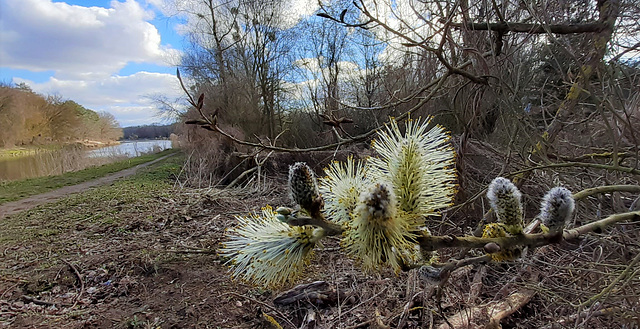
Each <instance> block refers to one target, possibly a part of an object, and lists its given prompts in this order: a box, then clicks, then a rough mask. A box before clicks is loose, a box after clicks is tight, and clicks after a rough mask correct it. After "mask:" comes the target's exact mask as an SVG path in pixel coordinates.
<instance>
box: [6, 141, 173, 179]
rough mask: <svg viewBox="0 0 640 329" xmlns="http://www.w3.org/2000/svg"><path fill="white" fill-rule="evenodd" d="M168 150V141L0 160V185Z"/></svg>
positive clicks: (136, 142) (71, 150)
mask: <svg viewBox="0 0 640 329" xmlns="http://www.w3.org/2000/svg"><path fill="white" fill-rule="evenodd" d="M168 148H171V141H167V140H150V141H135V142H133V141H124V142H122V143H121V144H119V145H113V146H107V147H103V148H99V149H93V150H88V151H87V150H84V149H79V148H73V147H72V148H65V149H62V150H56V151H50V150H42V151H38V152H36V153H35V154H33V155H28V156H21V157H16V158H0V181H12V180H20V179H26V178H32V177H40V176H49V175H60V174H63V173H65V172H69V171H76V170H81V169H84V168H87V167H90V166H98V165H103V164H106V163H109V162H113V161H116V160H120V159H123V158H132V157H136V156H140V155H142V154H144V153H156V152H160V151H163V150H165V149H168Z"/></svg>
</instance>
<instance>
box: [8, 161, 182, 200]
mask: <svg viewBox="0 0 640 329" xmlns="http://www.w3.org/2000/svg"><path fill="white" fill-rule="evenodd" d="M174 152H176V150H172V149H169V150H165V151H162V152H160V153H156V154H149V155H143V156H139V157H136V158H131V159H126V160H122V161H118V162H114V163H110V164H106V165H102V166H98V167H90V168H87V169H83V170H79V171H74V172H68V173H65V174H62V175H58V176H47V177H37V178H29V179H25V180H20V181H12V182H3V183H0V204H3V203H6V202H10V201H16V200H20V199H23V198H26V197H29V196H32V195H36V194H40V193H45V192H48V191H51V190H55V189H58V188H61V187H64V186H69V185H75V184H79V183H82V182H86V181H89V180H92V179H96V178H100V177H104V176H106V175H108V174H111V173H114V172H117V171H120V170H123V169H127V168H131V167H134V166H137V165H139V164H142V163H145V162H149V161H152V160H155V159H157V158H159V157H161V156H164V155H167V154H170V153H174Z"/></svg>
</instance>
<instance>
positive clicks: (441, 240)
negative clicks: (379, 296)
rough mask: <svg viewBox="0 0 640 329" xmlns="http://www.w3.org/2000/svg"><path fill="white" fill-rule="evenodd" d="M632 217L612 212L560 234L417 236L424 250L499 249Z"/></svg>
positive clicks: (572, 235)
mask: <svg viewBox="0 0 640 329" xmlns="http://www.w3.org/2000/svg"><path fill="white" fill-rule="evenodd" d="M634 219H640V211H631V212H625V213H620V214H614V215H611V216H609V217H607V218H604V219H601V220H598V221H595V222H592V223H589V224H585V225H582V226H580V227H577V228H574V229H570V230H565V231H564V233H563V234H562V236H559V234H555V233H547V234H542V233H539V234H521V235H516V236H510V237H503V238H479V237H475V236H462V237H456V236H424V237H419V238H418V242H419V244H420V247H421V248H422V249H423V250H425V251H433V250H438V249H442V248H484V246H486V245H487V244H489V243H495V244H497V245H498V246H500V248H501V249H508V248H511V247H516V246H526V247H530V248H535V247H541V246H544V245H548V244H552V243H558V242H560V241H562V240H574V239H577V238H578V237H580V236H581V235H584V234H587V233H591V232H596V233H600V232H602V231H604V229H606V228H607V227H609V226H611V225H613V224H615V223H619V222H623V221H630V220H634Z"/></svg>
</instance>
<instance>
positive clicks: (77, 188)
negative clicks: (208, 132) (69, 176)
mask: <svg viewBox="0 0 640 329" xmlns="http://www.w3.org/2000/svg"><path fill="white" fill-rule="evenodd" d="M175 154H176V153H172V154H168V155H165V156H163V157H160V158H158V159H155V160H153V161H149V162H146V163H143V164H139V165H137V166H135V167H131V168H129V169H125V170H121V171H118V172H115V173H113V174H110V175H107V176H104V177H101V178H98V179H94V180H90V181H86V182H84V183H80V184H77V185H71V186H65V187H61V188H59V189H57V190H53V191H50V192H47V193H42V194H38V195H33V196H30V197H27V198H24V199H20V200H17V201H13V202H7V203H5V204H2V205H0V218H3V217H5V216H8V215H12V214H15V213H18V212H21V211H24V210H29V209H31V208H34V207H37V206H39V205H42V204H45V203H49V202H54V201H57V200H59V199H61V198H63V197H65V196H67V195H70V194H74V193H79V192H83V191H85V190H87V189H90V188H92V187H96V186H101V185H106V184H111V183H113V182H114V181H116V180H118V179H120V178H124V177H127V176H131V175H133V174H135V173H136V172H137V171H138V169H140V168H144V167H146V166H149V165H152V164H154V163H156V162H158V161H162V160H164V159H166V158H168V157H170V156H174V155H175Z"/></svg>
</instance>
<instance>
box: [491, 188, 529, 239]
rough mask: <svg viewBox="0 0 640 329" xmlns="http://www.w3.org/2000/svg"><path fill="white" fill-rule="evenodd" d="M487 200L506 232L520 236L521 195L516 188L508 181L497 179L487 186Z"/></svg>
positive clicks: (521, 220) (521, 219)
mask: <svg viewBox="0 0 640 329" xmlns="http://www.w3.org/2000/svg"><path fill="white" fill-rule="evenodd" d="M487 198H488V199H489V201H490V203H491V208H493V211H494V212H495V213H496V216H497V217H498V221H499V222H501V223H503V224H504V227H505V229H506V231H507V232H508V233H510V234H522V227H523V214H522V212H523V211H522V202H521V199H522V194H521V193H520V191H519V190H518V188H517V187H516V186H515V185H514V184H513V183H512V182H511V181H510V180H508V179H506V178H504V177H497V178H495V179H494V180H493V181H492V182H491V184H489V189H488V191H487Z"/></svg>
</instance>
